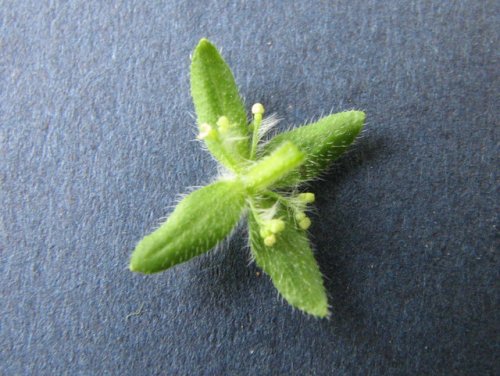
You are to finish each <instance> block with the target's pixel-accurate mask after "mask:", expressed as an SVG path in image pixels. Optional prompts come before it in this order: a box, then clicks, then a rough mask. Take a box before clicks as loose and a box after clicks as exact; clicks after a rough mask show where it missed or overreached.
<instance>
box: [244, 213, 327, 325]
mask: <svg viewBox="0 0 500 376" xmlns="http://www.w3.org/2000/svg"><path fill="white" fill-rule="evenodd" d="M278 216H279V217H281V218H282V220H283V221H284V222H285V226H286V227H285V229H284V231H283V232H281V233H279V234H278V235H277V241H276V243H275V244H274V245H273V246H272V247H268V246H266V245H264V242H263V239H262V237H261V235H260V234H259V232H260V227H259V225H258V223H257V220H256V217H255V213H251V214H250V215H249V234H250V248H251V251H252V255H253V257H254V259H255V262H256V264H257V265H258V266H259V267H260V268H262V270H263V271H264V272H265V273H266V274H268V275H269V276H270V277H271V280H272V282H273V284H274V286H275V287H276V289H277V290H278V291H279V292H280V293H281V295H282V296H283V297H284V298H285V299H286V300H287V301H288V303H289V304H291V305H292V306H294V307H295V308H298V309H300V310H302V311H304V312H307V313H308V314H310V315H313V316H317V317H326V316H328V314H329V312H328V300H327V296H326V292H325V288H324V287H323V280H322V277H321V273H320V270H319V268H318V264H317V263H316V260H315V259H314V256H313V253H312V250H311V247H310V245H309V240H308V239H307V236H306V233H305V232H304V231H302V230H300V229H297V227H296V225H295V221H294V219H293V217H292V216H291V215H290V213H288V211H287V210H281V211H280V212H279V213H278Z"/></svg>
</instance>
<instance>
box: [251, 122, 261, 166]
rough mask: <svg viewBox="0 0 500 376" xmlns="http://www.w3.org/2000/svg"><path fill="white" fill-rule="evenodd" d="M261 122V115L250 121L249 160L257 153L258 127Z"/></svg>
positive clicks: (253, 158)
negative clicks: (250, 144) (250, 142)
mask: <svg viewBox="0 0 500 376" xmlns="http://www.w3.org/2000/svg"><path fill="white" fill-rule="evenodd" d="M261 124H262V115H260V116H255V117H254V119H253V122H252V130H253V134H252V148H251V149H250V160H251V161H253V160H255V154H256V153H257V144H258V142H259V129H260V125H261Z"/></svg>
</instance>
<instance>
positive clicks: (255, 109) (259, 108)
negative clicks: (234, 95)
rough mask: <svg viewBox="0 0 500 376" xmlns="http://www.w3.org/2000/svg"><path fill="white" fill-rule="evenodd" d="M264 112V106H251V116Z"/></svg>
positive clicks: (257, 104)
mask: <svg viewBox="0 0 500 376" xmlns="http://www.w3.org/2000/svg"><path fill="white" fill-rule="evenodd" d="M264 111H265V109H264V106H263V105H262V104H260V103H255V104H254V105H253V106H252V114H254V115H256V114H260V115H263V114H264Z"/></svg>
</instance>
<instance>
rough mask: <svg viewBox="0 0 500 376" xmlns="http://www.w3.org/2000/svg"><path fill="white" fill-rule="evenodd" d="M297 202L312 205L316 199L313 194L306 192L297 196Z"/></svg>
mask: <svg viewBox="0 0 500 376" xmlns="http://www.w3.org/2000/svg"><path fill="white" fill-rule="evenodd" d="M298 197H299V200H300V201H302V202H304V203H306V204H312V203H313V202H314V200H315V199H316V197H315V196H314V193H312V192H306V193H300V194H299V196H298Z"/></svg>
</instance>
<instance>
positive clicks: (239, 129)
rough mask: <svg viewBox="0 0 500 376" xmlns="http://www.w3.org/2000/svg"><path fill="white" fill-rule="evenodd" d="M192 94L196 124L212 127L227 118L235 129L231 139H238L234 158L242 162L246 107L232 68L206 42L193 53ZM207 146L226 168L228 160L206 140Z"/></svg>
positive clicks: (245, 145)
mask: <svg viewBox="0 0 500 376" xmlns="http://www.w3.org/2000/svg"><path fill="white" fill-rule="evenodd" d="M191 95H192V97H193V102H194V107H195V110H196V115H197V117H198V124H203V123H208V124H210V125H211V126H212V127H214V126H215V125H216V123H217V120H218V119H219V118H220V117H221V116H226V117H227V118H228V119H229V122H230V123H231V124H232V125H233V126H234V138H235V139H239V140H237V141H236V142H235V148H236V152H237V155H238V156H240V157H241V159H244V158H248V155H249V152H250V146H249V139H248V136H249V132H248V124H247V115H246V112H245V106H244V104H243V102H242V100H241V98H240V95H239V93H238V88H237V86H236V83H235V81H234V77H233V74H232V72H231V69H230V68H229V66H228V65H227V64H226V62H225V61H224V59H223V58H222V57H221V56H220V54H219V52H218V51H217V49H216V48H215V46H214V45H213V44H211V43H210V42H209V41H208V40H206V39H202V40H200V42H199V44H198V46H197V47H196V49H195V50H194V53H193V57H192V62H191ZM206 144H207V147H208V149H209V150H210V151H211V152H212V153H213V154H214V156H215V157H216V158H217V159H219V161H220V162H222V163H225V164H226V165H227V160H225V159H224V158H222V159H221V158H220V153H219V151H218V150H217V148H214V147H213V146H214V143H213V141H210V140H207V141H206ZM214 149H215V150H214ZM228 167H235V166H228Z"/></svg>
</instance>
